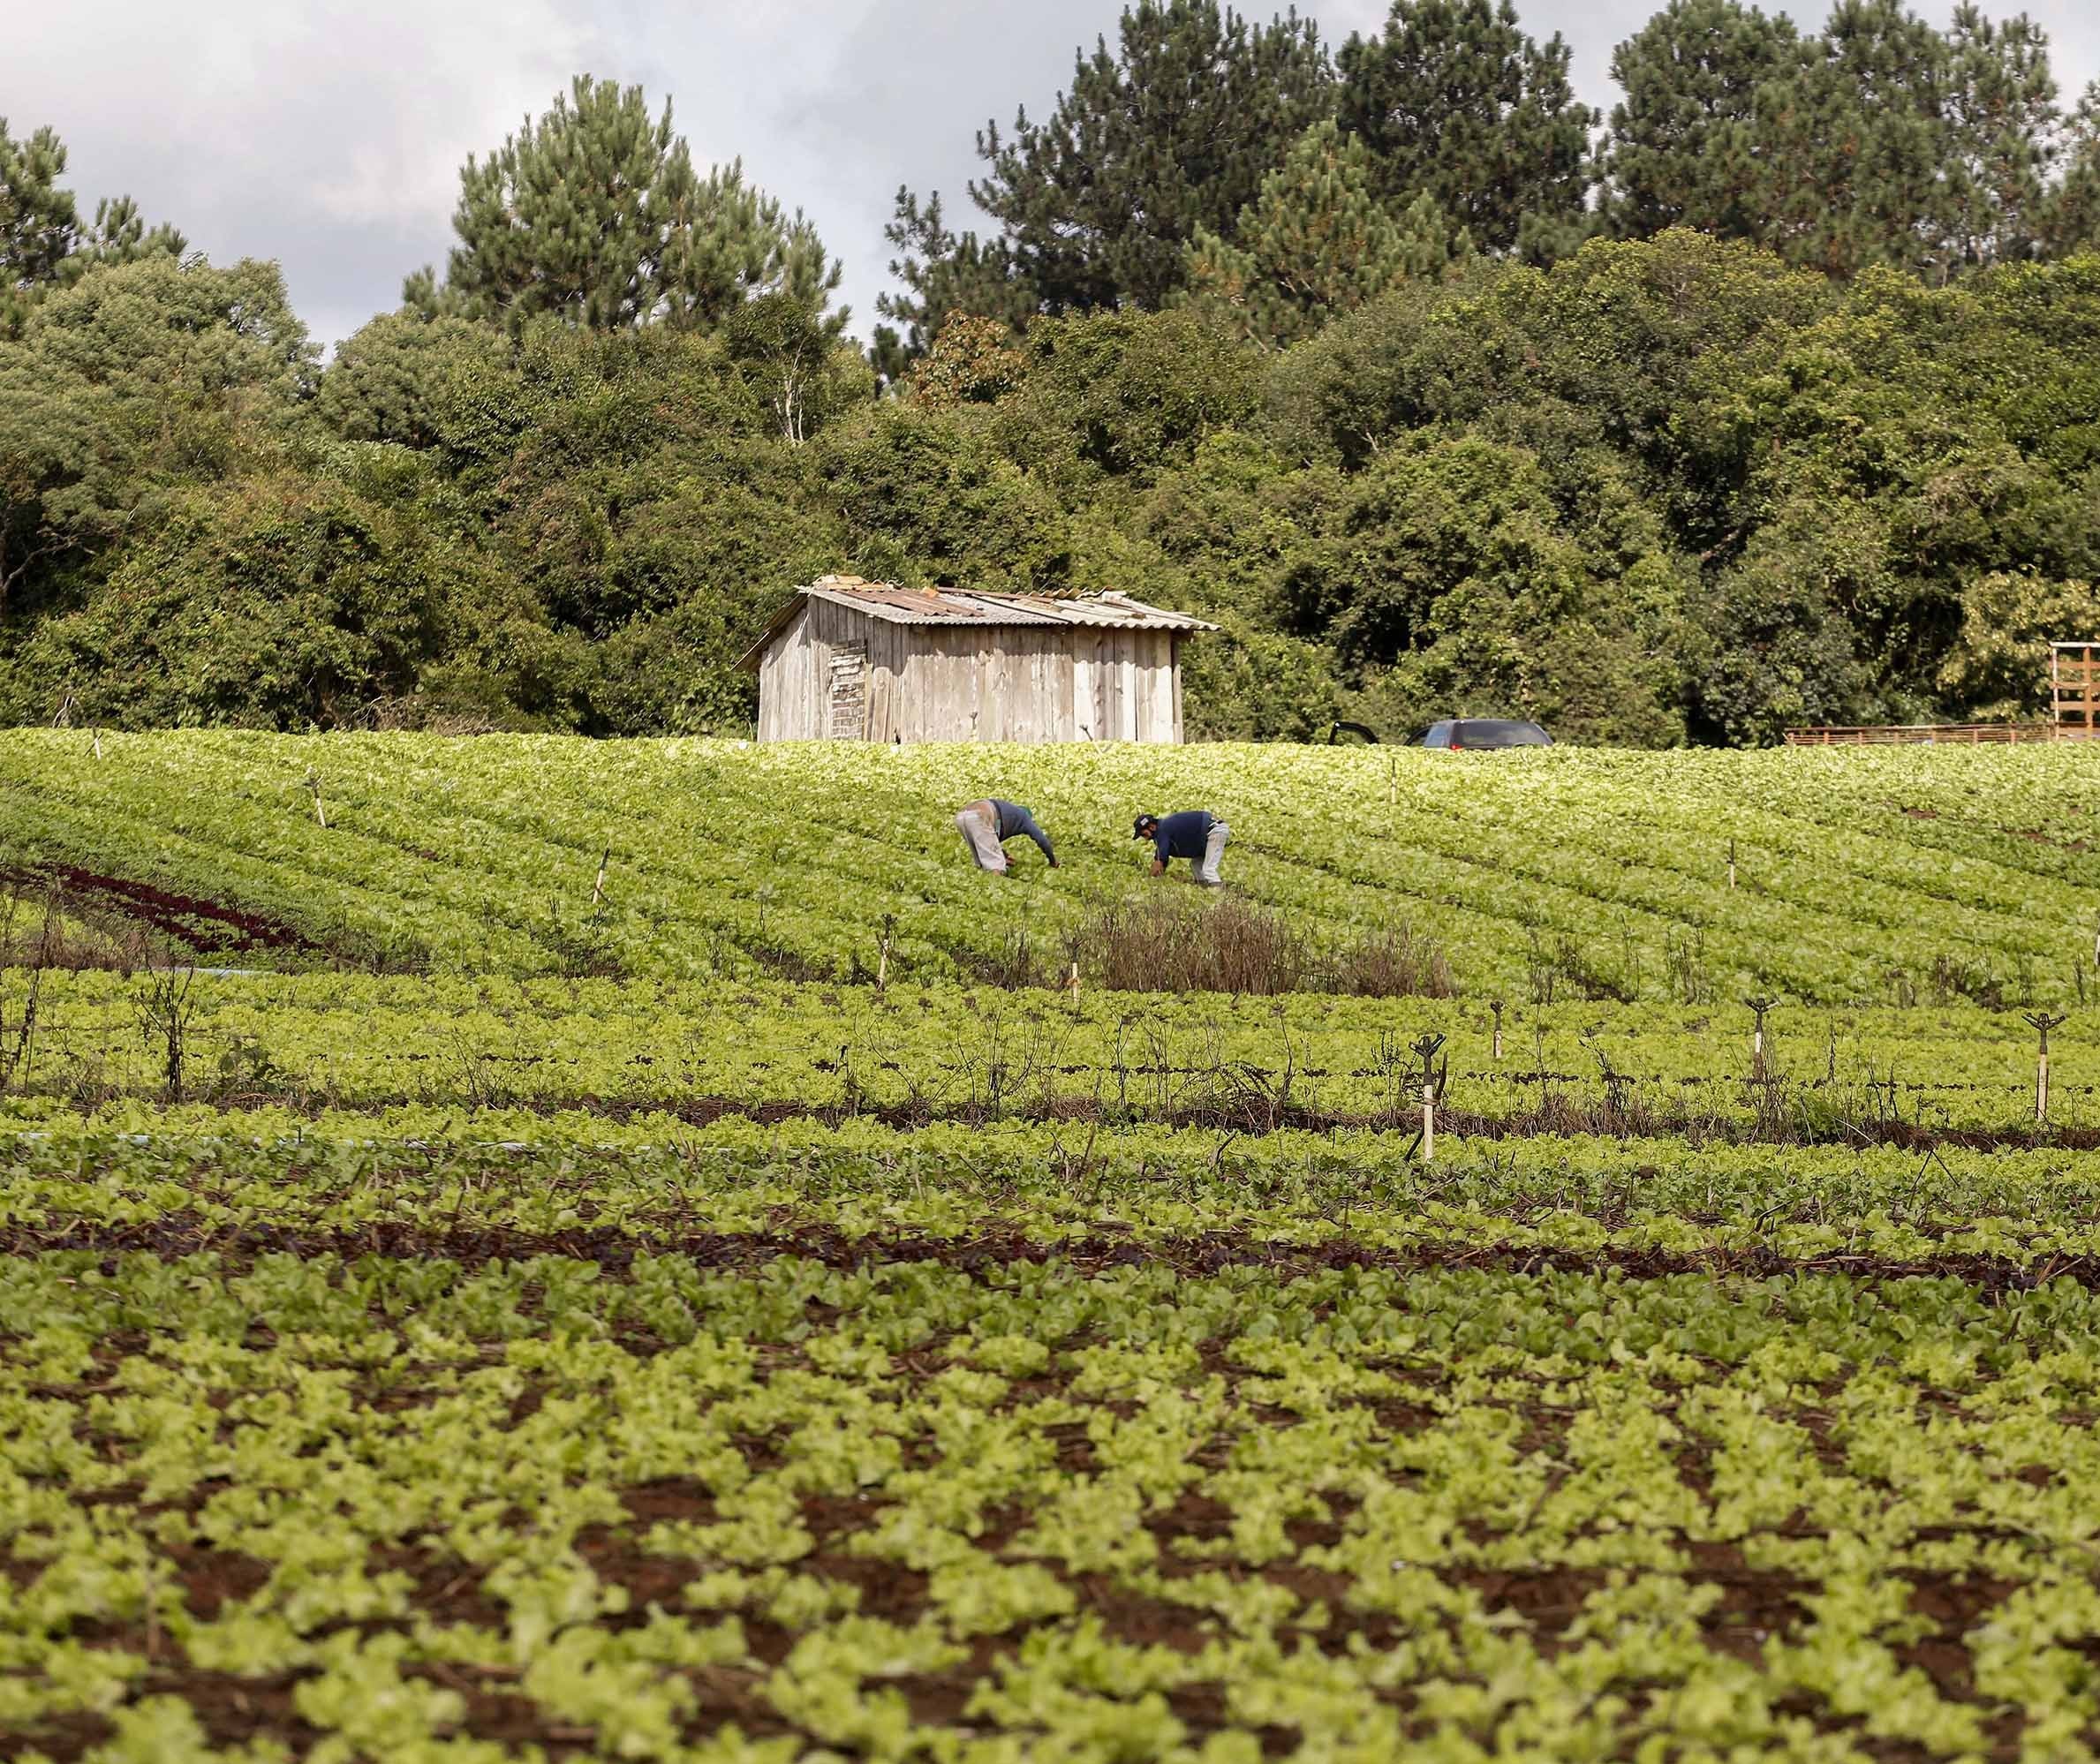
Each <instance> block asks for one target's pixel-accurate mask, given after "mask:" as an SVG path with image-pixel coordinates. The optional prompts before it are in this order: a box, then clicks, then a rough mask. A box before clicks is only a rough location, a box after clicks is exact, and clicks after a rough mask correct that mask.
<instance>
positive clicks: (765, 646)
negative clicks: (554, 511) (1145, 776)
mask: <svg viewBox="0 0 2100 1764" xmlns="http://www.w3.org/2000/svg"><path fill="white" fill-rule="evenodd" d="M1215 629H1217V627H1216V626H1214V625H1209V624H1205V622H1203V621H1202V620H1201V619H1195V618H1190V616H1189V615H1188V614H1185V613H1171V612H1167V611H1165V610H1163V609H1162V608H1160V607H1148V606H1145V605H1144V604H1143V603H1142V602H1139V601H1137V600H1133V599H1129V596H1127V595H1123V594H1075V595H1049V594H980V593H973V592H963V591H962V590H958V589H952V588H940V589H934V588H898V587H895V586H893V585H891V584H888V583H882V582H865V581H863V580H862V579H861V578H860V577H857V576H826V577H820V579H819V580H817V581H815V582H812V583H811V584H809V585H808V586H807V587H805V588H800V589H797V591H796V592H795V598H794V599H791V600H789V602H788V604H787V605H786V606H784V607H782V608H781V610H780V611H779V612H778V613H777V614H774V618H773V621H772V622H771V623H770V624H768V625H767V628H766V634H765V636H763V637H760V638H759V641H758V642H757V643H756V644H754V645H752V647H751V649H750V651H749V652H747V653H746V654H745V655H744V660H743V663H742V665H743V667H744V668H745V669H747V670H748V671H750V672H752V673H754V674H756V675H758V676H759V740H760V741H876V742H906V741H1015V742H1054V741H1143V742H1178V741H1179V740H1181V738H1182V672H1181V645H1182V639H1183V638H1184V637H1187V636H1188V635H1189V634H1190V632H1192V631H1207V630H1215Z"/></svg>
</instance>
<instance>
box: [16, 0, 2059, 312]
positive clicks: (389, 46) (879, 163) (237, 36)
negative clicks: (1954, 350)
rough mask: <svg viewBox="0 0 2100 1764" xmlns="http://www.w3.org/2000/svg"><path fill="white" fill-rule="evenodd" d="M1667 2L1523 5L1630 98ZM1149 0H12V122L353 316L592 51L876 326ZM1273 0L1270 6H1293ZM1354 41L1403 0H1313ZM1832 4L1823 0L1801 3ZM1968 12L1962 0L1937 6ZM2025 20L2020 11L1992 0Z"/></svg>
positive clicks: (92, 180)
mask: <svg viewBox="0 0 2100 1764" xmlns="http://www.w3.org/2000/svg"><path fill="white" fill-rule="evenodd" d="M1656 4H1658V0H1594V4H1589V5H1577V4H1572V0H1530V4H1524V0H1519V11H1520V13H1521V15H1522V20H1523V23H1524V25H1525V26H1526V28H1527V29H1529V30H1530V31H1531V32H1532V33H1533V34H1535V35H1539V36H1545V35H1547V34H1551V33H1552V31H1553V30H1555V29H1559V30H1560V31H1561V32H1562V34H1565V35H1566V36H1567V39H1568V41H1569V43H1570V45H1571V46H1572V48H1573V50H1574V68H1575V87H1576V89H1577V91H1578V92H1579V93H1580V94H1582V95H1583V97H1584V98H1586V99H1588V100H1589V101H1590V102H1592V103H1595V104H1598V105H1600V106H1603V107H1605V108H1606V109H1608V108H1609V106H1610V104H1611V102H1612V101H1613V98H1614V97H1615V96H1616V95H1617V94H1616V91H1615V88H1614V87H1613V85H1612V82H1611V78H1610V74H1609V72H1608V68H1609V64H1610V59H1611V52H1612V46H1613V44H1614V43H1615V42H1617V41H1619V40H1620V39H1621V38H1622V37H1625V36H1627V35H1628V34H1631V33H1632V32H1633V31H1634V30H1635V29H1637V28H1638V27H1639V26H1640V25H1641V24H1642V22H1643V20H1644V19H1646V18H1647V17H1648V16H1649V15H1650V14H1651V12H1652V11H1654V10H1655V9H1656ZM1122 5H1123V0H1063V4H1042V0H974V4H964V0H733V4H732V0H684V4H676V0H270V4H264V5H259V4H256V0H64V4H58V5H42V6H32V5H30V4H28V0H0V19H4V37H5V45H4V49H0V117H6V118H7V119H8V121H9V123H10V124H11V126H12V128H13V129H14V130H15V131H16V132H18V133H19V132H26V130H28V129H31V128H34V127H35V126H36V125H37V124H42V123H49V124H52V125H53V126H55V127H56V128H57V130H58V132H59V133H60V134H61V135H62V136H63V137H64V139H65V141H66V144H67V146H68V147H70V148H71V150H72V163H71V166H70V168H69V177H70V180H71V182H72V187H73V189H74V190H75V191H76V192H78V193H79V196H80V198H81V199H82V206H83V207H84V208H87V209H89V210H92V207H93V205H94V198H95V197H97V196H102V195H110V194H116V193H120V192H127V191H128V192H130V193H132V195H134V196H136V197H137V198H138V199H139V200H140V204H141V206H142V207H143V208H144V210H145V213H146V215H147V219H148V221H150V222H157V221H162V220H166V221H171V222H175V224H177V225H178V226H179V227H180V228H182V230H184V231H185V233H187V234H188V236H189V237H190V240H191V243H192V245H193V246H194V247H196V248H198V249H200V250H202V251H204V252H206V253H209V255H210V256H211V257H212V258H214V259H215V260H231V259H233V258H237V257H242V256H253V257H267V258H275V259H276V260H278V261H280V262H281V263H283V266H284V271H285V275H286V277H287V279H288V280H289V282H290V284H291V295H292V298H293V300H294V302H295V303H296V304H297V305H298V311H299V313H300V314H301V316H302V317H303V318H304V319H305V320H306V323H307V325H308V326H309V328H311V329H312V331H313V335H315V336H316V337H317V338H319V339H321V341H323V342H326V343H333V342H335V341H336V340H337V339H339V338H341V337H343V336H344V335H348V334H349V333H350V332H351V331H353V330H355V329H356V328H358V327H359V325H360V324H362V323H363V322H364V321H365V320H366V319H367V318H369V317H371V316H372V314H373V313H376V312H381V311H384V310H387V309H389V308H390V307H392V306H394V305H397V302H398V301H399V298H400V289H401V279H402V277H403V275H404V274H406V273H407V272H408V271H410V270H412V269H413V268H416V267H417V266H418V265H419V264H423V263H433V262H434V263H437V264H439V265H440V266H441V267H442V263H443V260H444V254H445V250H446V246H447V245H448V243H449V237H450V227H449V219H450V215H451V210H452V205H453V201H454V199H455V196H456V194H457V187H458V170H459V165H460V162H462V161H463V160H464V159H465V157H466V155H468V154H469V153H470V152H475V151H486V150H487V148H489V147H493V146H495V145H497V144H499V143H500V142H501V141H502V139H503V137H504V136H505V135H506V134H508V133H510V132H511V131H512V130H514V129H515V128H516V127H517V124H518V122H519V120H520V119H521V118H522V117H524V116H525V113H526V112H527V111H531V112H533V114H535V115H536V114H538V113H539V112H540V111H541V110H543V109H546V108H547V106H548V103H549V102H551V100H552V99H553V97H554V95H555V93H556V92H557V91H559V90H561V89H563V87H565V86H566V84H567V83H568V79H569V77H570V75H571V74H572V73H576V72H585V71H588V72H593V73H596V74H599V75H601V76H609V77H611V78H614V79H619V80H621V81H623V82H632V81H638V82H639V83H640V84H641V85H642V86H643V87H645V88H646V90H647V92H648V94H649V96H650V99H651V102H652V103H653V104H654V103H658V102H661V99H662V97H663V96H664V95H665V94H669V95H670V97H671V99H672V101H673V109H674V116H675V118H676V124H677V126H678V128H679V129H680V131H681V132H684V135H685V136H686V138H687V139H689V140H690V141H691V144H692V149H693V153H694V155H695V157H696V158H697V159H699V160H700V161H702V162H708V161H714V160H726V159H729V158H733V157H735V156H737V155H742V157H743V160H744V169H745V171H746V173H747V174H748V175H749V176H750V177H752V178H753V179H755V180H756V181H757V182H758V183H759V184H760V185H763V186H764V187H766V188H767V189H768V190H770V191H772V192H774V194H775V195H778V196H780V197H782V199H783V200H785V201H786V202H787V203H788V205H789V207H795V206H800V207H803V208H804V209H805V210H806V211H807V212H808V213H809V214H810V215H812V217H813V218H814V219H815V221H816V222H817V223H818V226H819V229H820V231H821V233H822V235H823V237H824V239H825V242H826V244H827V245H828V246H829V247H830V249H831V250H832V251H833V252H834V253H836V254H838V255H840V256H842V257H843V258H844V260H845V265H846V282H845V293H846V298H848V299H849V300H850V302H851V304H852V306H853V312H854V328H855V329H856V330H857V331H859V332H861V333H862V334H863V335H865V334H866V331H867V329H868V328H869V327H870V326H871V325H872V323H873V322H874V317H875V314H874V302H875V296H876V294H877V293H878V292H880V290H882V289H883V288H884V287H885V286H886V285H887V284H888V260H889V251H888V246H887V245H885V244H884V241H883V238H882V224H883V222H884V221H885V220H887V219H888V215H889V211H890V207H891V201H892V198H893V197H894V195H895V192H896V188H897V186H898V185H900V184H908V185H911V186H912V187H913V188H914V189H916V190H918V191H921V192H925V191H930V190H933V189H936V188H937V189H940V190H941V191H943V192H947V193H948V198H949V202H950V207H951V213H952V214H954V215H956V216H957V217H958V218H960V217H961V216H963V215H964V214H965V213H966V212H968V210H969V205H968V203H967V202H966V200H964V198H963V184H964V183H965V181H966V180H967V179H968V178H969V177H971V175H972V173H973V172H974V171H975V170H976V159H975V156H974V154H973V152H972V143H973V140H974V134H975V131H976V130H977V129H978V127H979V126H980V125H981V124H983V123H984V121H985V120H986V117H991V116H996V117H998V118H999V119H1000V121H1001V123H1002V124H1003V123H1005V122H1008V121H1009V120H1010V119H1011V117H1012V116H1013V113H1014V109H1015V107H1016V104H1020V103H1026V104H1027V106H1028V107H1029V109H1030V112H1031V114H1035V115H1039V114H1042V113H1043V112H1045V111H1046V110H1047V109H1048V108H1049V105H1050V103H1051V102H1052V101H1053V100H1054V96H1055V94H1057V92H1058V91H1059V90H1061V88H1062V87H1064V86H1065V85H1066V84H1067V83H1068V80H1069V74H1070V72H1071V67H1072V52H1073V50H1074V49H1075V48H1076V46H1077V45H1079V44H1080V43H1081V42H1083V41H1084V42H1085V43H1087V44H1088V45H1090V46H1091V44H1092V41H1093V38H1094V35H1095V34H1096V33H1098V32H1103V31H1113V29H1114V23H1115V20H1116V19H1117V18H1118V17H1119V16H1120V14H1121V12H1122ZM1247 10H1249V11H1252V12H1253V13H1254V14H1255V15H1256V16H1258V17H1266V16H1267V14H1268V12H1269V11H1270V10H1271V9H1270V7H1269V6H1268V5H1266V4H1256V5H1253V6H1251V7H1250V8H1248V9H1247ZM1300 10H1301V11H1310V12H1311V14H1312V15H1313V16H1314V17H1316V18H1317V19H1318V20H1319V23H1320V26H1321V28H1322V31H1323V33H1324V34H1326V37H1327V38H1328V39H1329V41H1332V42H1337V43H1338V42H1340V41H1341V40H1342V39H1343V38H1345V37H1347V36H1348V34H1349V33H1350V32H1351V31H1353V30H1356V29H1360V28H1370V27H1375V26H1376V25H1377V24H1378V23H1379V20H1380V19H1383V17H1384V15H1385V11H1386V5H1385V4H1384V0H1315V4H1311V6H1303V5H1301V8H1300ZM1784 10H1790V11H1794V17H1795V18H1796V19H1797V20H1799V21H1800V22H1802V24H1804V25H1808V26H1814V25H1816V24H1819V23H1820V22H1821V19H1822V18H1823V11H1822V9H1820V8H1817V9H1815V10H1813V11H1804V10H1796V9H1784ZM1948 10H1949V9H1948V8H1945V7H1941V6H1938V5H1927V6H1925V7H1923V8H1922V11H1924V13H1925V15H1926V16H1927V17H1928V18H1930V19H1931V20H1932V21H1933V22H1934V23H1936V24H1944V23H1945V19H1946V16H1947V11H1948ZM1985 10H1986V11H1990V12H1991V13H1992V14H1993V15H1994V16H2000V17H2002V16H2007V15H2009V14H2011V13H2013V12H2014V11H2018V10H2020V8H2018V7H2017V6H2015V5H2010V4H1993V0H1986V5H1985ZM2026 10H2028V11H2029V12H2030V13H2031V14H2032V15H2033V16H2035V17H2036V18H2037V19H2040V20H2041V21H2042V22H2043V24H2044V26H2046V27H2047V28H2048V30H2049V32H2050V34H2051V38H2052V39H2053V41H2054V43H2055V46H2056V57H2055V65H2056V72H2057V78H2058V83H2059V84H2060V85H2061V86H2062V87H2064V89H2065V92H2066V97H2067V98H2068V97H2074V96H2075V95H2076V94H2077V93H2078V92H2079V91H2081V89H2082V88H2083V87H2084V86H2085V84H2086V82H2087V81H2088V80H2089V79H2093V78H2094V77H2095V76H2096V74H2100V6H2095V5H2094V4H2091V0H2036V4H2031V5H2029V6H2028V8H2027V9H2026Z"/></svg>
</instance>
